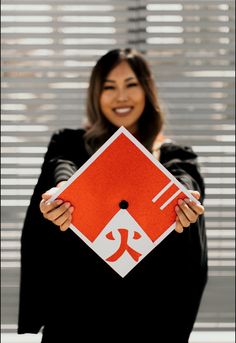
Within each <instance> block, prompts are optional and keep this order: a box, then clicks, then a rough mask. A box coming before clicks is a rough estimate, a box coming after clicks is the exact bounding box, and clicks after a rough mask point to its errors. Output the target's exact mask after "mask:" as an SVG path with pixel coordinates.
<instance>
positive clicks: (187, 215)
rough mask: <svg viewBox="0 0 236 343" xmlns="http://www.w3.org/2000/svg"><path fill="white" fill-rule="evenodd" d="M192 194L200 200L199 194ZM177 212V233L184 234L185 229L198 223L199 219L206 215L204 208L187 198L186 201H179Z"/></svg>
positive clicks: (194, 192)
mask: <svg viewBox="0 0 236 343" xmlns="http://www.w3.org/2000/svg"><path fill="white" fill-rule="evenodd" d="M190 192H191V194H192V195H193V196H194V197H195V198H196V199H199V198H200V193H199V192H197V191H190ZM175 212H176V214H177V217H176V228H175V231H177V232H178V233H182V232H183V231H184V228H187V227H189V226H190V225H191V224H192V223H196V221H197V219H198V217H199V216H200V215H201V214H203V213H204V207H203V206H202V205H201V204H197V203H194V202H193V201H191V200H190V199H187V198H186V199H184V200H182V199H179V201H178V205H177V206H176V207H175Z"/></svg>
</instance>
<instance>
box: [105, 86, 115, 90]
mask: <svg viewBox="0 0 236 343" xmlns="http://www.w3.org/2000/svg"><path fill="white" fill-rule="evenodd" d="M103 89H104V90H108V89H115V87H113V86H103Z"/></svg>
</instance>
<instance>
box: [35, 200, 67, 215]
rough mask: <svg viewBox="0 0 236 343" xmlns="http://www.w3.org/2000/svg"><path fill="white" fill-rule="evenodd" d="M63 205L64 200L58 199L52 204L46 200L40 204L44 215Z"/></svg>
mask: <svg viewBox="0 0 236 343" xmlns="http://www.w3.org/2000/svg"><path fill="white" fill-rule="evenodd" d="M62 203H63V201H62V200H60V199H58V200H55V201H52V202H47V201H46V200H45V199H42V200H41V201H40V204H39V208H40V211H41V212H42V213H43V214H47V213H48V212H50V211H52V210H53V209H54V208H56V207H58V206H60V205H61V204H62Z"/></svg>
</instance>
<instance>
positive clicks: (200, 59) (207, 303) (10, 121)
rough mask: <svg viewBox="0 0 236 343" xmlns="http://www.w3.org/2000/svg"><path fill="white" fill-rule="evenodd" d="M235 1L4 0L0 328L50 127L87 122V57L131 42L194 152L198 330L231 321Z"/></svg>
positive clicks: (11, 310) (10, 317)
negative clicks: (202, 275) (201, 237)
mask: <svg viewBox="0 0 236 343" xmlns="http://www.w3.org/2000/svg"><path fill="white" fill-rule="evenodd" d="M234 9H235V5H234V1H232V0H225V1H223V0H222V1H220V0H206V1H203V0H202V1H197V2H193V1H191V0H185V1H183V0H182V1H180V0H179V1H177V0H176V1H175V0H172V1H164V0H162V1H153V2H151V1H147V0H146V1H145V0H139V1H138V0H137V1H123V0H120V1H115V0H113V1H112V0H109V1H108V0H99V1H98V0H97V1H96V0H86V1H82V0H77V1H76V0H74V1H73V0H67V1H66V2H65V1H62V0H41V1H39V0H4V1H3V2H2V21H1V22H2V23H1V26H2V171H1V172H2V256H1V261H2V314H3V316H2V318H3V322H2V329H3V332H4V330H5V331H9V330H10V331H11V330H13V331H15V329H16V322H17V311H18V286H19V266H20V263H19V259H20V235H21V228H22V223H23V220H24V216H25V212H26V208H27V205H28V204H29V199H30V196H31V194H32V191H33V187H34V185H35V183H36V181H37V177H38V175H39V172H40V166H41V164H42V161H43V156H44V153H45V152H46V146H47V144H48V141H49V139H50V136H51V134H52V132H54V131H55V130H57V129H59V128H63V127H71V128H74V127H79V126H81V125H83V121H84V113H85V99H86V89H87V86H88V78H89V75H90V72H91V68H92V67H93V66H94V64H95V62H96V60H97V59H98V58H99V57H100V56H101V55H103V54H104V53H105V52H107V51H108V50H110V49H112V48H116V47H126V46H131V47H135V48H137V49H139V50H140V51H142V52H143V53H144V55H145V56H146V58H147V59H148V61H149V62H150V64H151V67H152V69H153V72H154V76H155V80H156V83H157V87H158V90H159V95H160V98H161V100H162V103H163V107H164V109H165V111H166V115H167V124H166V128H165V133H166V135H167V136H170V137H172V138H173V139H174V140H176V141H177V142H179V143H181V144H186V145H191V146H192V147H193V149H194V150H195V151H196V152H197V153H198V155H199V162H200V164H201V169H202V173H203V175H204V178H205V182H206V201H205V207H206V222H207V223H206V225H207V236H208V247H209V275H210V277H209V282H208V285H207V289H206V292H205V294H204V299H203V302H202V305H201V309H200V312H199V316H198V319H197V322H196V325H195V330H200V329H201V330H205V329H207V330H219V329H220V330H232V328H233V326H234V324H233V323H234V318H233V316H234V307H233V302H232V299H233V292H234V251H235V250H234V249H235V246H234V235H235V233H234V227H235V223H234V218H235V214H234V184H235V179H234V118H233V113H234V74H233V73H234Z"/></svg>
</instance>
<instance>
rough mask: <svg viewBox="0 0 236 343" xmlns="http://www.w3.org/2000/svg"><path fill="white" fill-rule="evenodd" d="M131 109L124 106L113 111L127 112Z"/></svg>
mask: <svg viewBox="0 0 236 343" xmlns="http://www.w3.org/2000/svg"><path fill="white" fill-rule="evenodd" d="M130 110H131V107H125V108H116V109H115V112H117V113H127V112H129V111H130Z"/></svg>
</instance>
